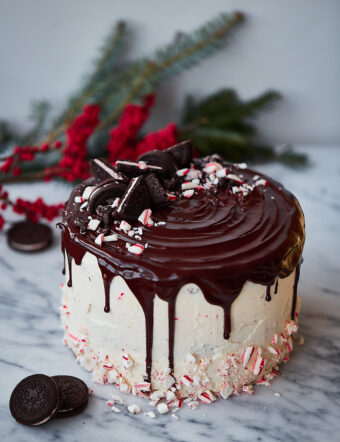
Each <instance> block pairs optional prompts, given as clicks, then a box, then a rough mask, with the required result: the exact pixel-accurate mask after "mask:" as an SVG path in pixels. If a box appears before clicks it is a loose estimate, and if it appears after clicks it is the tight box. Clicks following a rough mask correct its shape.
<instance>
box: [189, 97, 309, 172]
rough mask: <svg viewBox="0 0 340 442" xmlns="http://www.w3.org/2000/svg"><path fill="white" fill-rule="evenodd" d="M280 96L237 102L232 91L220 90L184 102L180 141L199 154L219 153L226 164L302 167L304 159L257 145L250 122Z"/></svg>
mask: <svg viewBox="0 0 340 442" xmlns="http://www.w3.org/2000/svg"><path fill="white" fill-rule="evenodd" d="M280 98H281V95H280V94H279V93H278V92H276V91H274V90H268V91H266V92H264V93H262V94H261V95H259V96H258V97H255V98H253V99H251V100H241V99H240V98H239V96H238V95H237V93H236V91H235V90H233V89H222V90H220V91H218V92H215V93H213V94H212V95H209V96H208V97H205V98H203V99H201V100H195V98H194V97H193V96H191V95H189V96H188V97H187V98H186V102H185V106H184V111H183V117H182V126H181V137H182V138H183V139H187V138H191V139H192V141H193V143H194V145H195V146H196V147H197V149H198V150H199V151H200V152H201V153H202V154H211V153H214V152H217V153H220V154H221V155H222V156H224V157H225V158H226V159H228V160H230V161H235V162H238V161H250V162H256V161H257V162H258V161H273V160H279V161H282V162H285V163H286V164H289V165H303V164H305V163H306V157H305V156H304V155H298V154H295V153H294V152H292V150H289V151H285V152H284V153H278V152H277V151H276V150H275V149H274V148H273V147H272V146H265V145H261V144H259V143H258V142H257V141H256V139H255V135H256V133H257V132H256V127H255V125H254V122H253V120H254V118H255V117H256V116H257V115H258V114H259V113H261V112H265V111H268V110H271V109H272V108H273V107H274V106H275V105H276V103H277V102H278V101H279V99H280Z"/></svg>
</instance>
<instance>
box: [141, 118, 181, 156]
mask: <svg viewBox="0 0 340 442" xmlns="http://www.w3.org/2000/svg"><path fill="white" fill-rule="evenodd" d="M177 140H178V134H177V126H176V124H174V123H169V124H168V125H167V126H166V127H165V128H163V129H159V130H158V131H157V132H150V133H149V134H147V135H146V136H145V137H144V138H143V139H142V141H140V142H139V143H138V144H137V149H136V157H139V155H142V154H143V153H145V152H149V151H150V150H154V149H158V150H164V149H167V148H168V147H170V146H173V145H174V144H176V143H177Z"/></svg>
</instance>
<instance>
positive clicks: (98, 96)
mask: <svg viewBox="0 0 340 442" xmlns="http://www.w3.org/2000/svg"><path fill="white" fill-rule="evenodd" d="M242 20H243V15H242V14H241V13H239V12H235V13H232V14H221V15H219V16H218V17H217V18H216V19H215V20H212V21H211V22H208V23H207V24H205V25H204V26H202V27H200V28H199V29H197V30H196V31H194V32H192V33H191V34H181V35H180V36H177V37H176V38H175V39H174V41H173V42H172V43H170V44H169V45H167V46H165V47H164V48H160V49H158V50H156V51H155V53H154V55H153V56H151V57H150V58H142V59H140V60H137V61H134V62H128V63H123V62H122V61H121V57H120V56H121V54H122V50H123V48H124V43H125V41H126V38H127V31H126V26H125V23H124V22H119V23H118V24H117V25H116V27H115V28H114V30H113V32H112V33H111V34H110V35H109V37H108V38H107V40H106V44H104V46H103V47H102V50H101V56H100V57H99V59H98V60H97V61H96V63H95V68H94V71H93V73H92V74H90V75H89V76H87V77H86V79H85V81H84V84H83V86H82V87H81V88H80V89H79V91H78V92H77V93H76V94H74V95H73V96H72V97H71V98H70V99H69V101H68V102H67V106H66V108H65V110H63V112H61V114H60V115H59V117H57V118H56V120H55V122H54V124H53V126H52V127H51V130H50V132H49V133H48V135H47V136H46V137H45V139H44V140H43V141H44V142H48V143H49V142H51V141H54V140H55V139H56V138H57V137H59V138H60V137H61V136H62V134H63V132H64V129H65V125H67V123H68V122H69V121H70V120H72V119H73V118H74V117H75V116H76V115H77V113H79V111H80V109H81V108H82V107H83V105H84V104H85V103H97V104H99V106H100V107H101V124H100V125H99V126H98V128H97V131H102V130H104V129H107V128H108V127H110V126H112V125H113V124H114V123H115V122H116V121H117V119H118V118H119V116H120V115H121V113H122V111H123V109H124V108H125V106H126V105H127V104H128V103H129V102H131V101H136V100H137V101H138V100H140V99H141V98H142V97H143V96H145V95H146V94H148V93H151V92H153V91H154V90H155V89H156V88H157V86H159V84H160V83H161V82H163V81H165V80H167V79H169V78H170V77H173V76H175V75H178V74H180V73H181V72H182V71H183V70H185V69H187V68H189V67H192V66H194V65H196V64H198V63H199V62H201V61H202V60H203V59H205V58H206V57H208V56H209V55H211V54H213V53H214V52H216V51H217V50H218V49H220V48H222V47H223V46H225V44H226V43H227V41H228V39H227V36H229V34H231V31H232V30H233V29H234V28H236V27H237V26H238V25H239V24H240V23H241V22H242Z"/></svg>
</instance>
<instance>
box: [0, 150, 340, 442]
mask: <svg viewBox="0 0 340 442" xmlns="http://www.w3.org/2000/svg"><path fill="white" fill-rule="evenodd" d="M300 150H301V151H308V153H309V155H310V159H311V162H312V166H311V167H310V168H308V169H307V170H302V171H296V170H293V169H288V168H286V167H284V166H282V165H278V164H271V165H265V166H259V167H258V169H260V170H262V171H265V172H266V173H268V174H270V175H272V176H274V177H275V178H277V179H278V180H279V181H281V182H283V183H284V184H285V185H286V186H287V187H288V188H289V189H290V190H292V191H293V192H294V193H295V195H296V196H297V197H298V199H299V200H300V202H301V205H302V208H303V210H304V212H305V216H306V229H307V241H306V247H305V252H304V258H305V261H304V264H303V266H302V270H301V272H302V275H301V282H300V287H299V294H300V296H301V298H302V311H301V316H300V318H301V333H302V334H303V335H304V337H305V344H304V345H303V346H299V345H296V349H295V350H294V352H293V355H292V358H291V360H290V362H289V363H288V364H287V365H286V366H284V367H283V368H282V370H281V372H282V375H281V376H280V377H279V378H277V379H275V380H274V381H273V382H272V386H271V387H264V386H258V387H257V388H256V394H255V396H253V397H250V396H247V395H245V394H242V395H240V396H238V397H234V398H232V399H230V400H227V401H223V400H220V401H218V402H215V403H214V404H212V405H208V406H204V405H202V406H200V407H199V409H197V410H194V411H193V410H190V409H185V410H182V411H181V412H180V413H179V414H178V415H179V418H180V420H179V421H174V420H172V419H171V416H170V414H169V415H164V416H158V417H157V418H156V419H150V418H149V417H146V416H143V415H142V414H140V415H135V416H134V415H131V414H130V413H129V412H128V411H127V410H124V409H123V412H122V413H121V414H115V413H113V412H112V411H111V409H110V407H108V406H107V405H106V403H105V402H106V400H107V399H109V398H110V394H111V393H113V392H114V388H113V387H112V386H109V385H106V386H99V385H94V384H92V383H91V380H90V374H89V373H87V372H85V371H83V369H82V368H81V367H79V366H78V365H77V364H76V362H75V359H74V357H73V355H72V354H71V352H70V351H69V350H67V348H66V347H64V345H63V343H62V330H61V328H60V325H59V300H60V291H59V284H60V283H61V282H62V275H61V272H60V270H61V267H62V256H61V253H60V249H59V247H60V244H59V238H58V232H57V231H56V232H55V243H54V245H53V247H52V248H50V249H49V250H47V251H45V252H41V253H38V254H36V255H23V254H19V253H16V252H14V251H12V250H10V249H9V248H8V247H7V245H6V241H5V236H4V235H3V234H2V235H0V250H1V254H0V275H1V279H0V391H1V394H0V440H4V441H16V442H21V441H25V442H26V441H34V442H40V441H44V442H47V441H67V442H73V441H74V442H76V441H82V442H86V441H90V440H91V441H92V440H93V439H94V440H97V441H103V440H117V441H118V440H119V441H120V442H125V441H136V440H138V441H139V442H146V441H181V442H189V441H208V440H213V441H218V442H220V441H242V442H246V441H255V440H257V441H321V440H322V441H324V440H327V441H328V442H333V441H334V442H335V441H339V440H340V370H339V365H340V328H339V327H340V276H339V275H340V222H339V217H340V198H339V187H340V146H337V147H319V148H316V147H309V148H307V147H305V148H302V147H301V148H300ZM10 191H11V194H12V195H13V196H15V195H16V194H17V195H19V194H21V195H25V196H29V197H30V198H32V197H33V196H38V195H42V196H44V197H45V198H46V199H48V200H50V201H51V202H52V201H60V200H63V199H65V197H66V196H67V194H68V192H69V187H67V186H65V185H62V184H53V183H51V184H48V185H42V184H36V185H31V186H18V185H17V186H12V187H11V189H10ZM39 372H40V373H45V374H48V375H54V374H71V375H75V376H78V377H80V378H81V379H83V380H84V381H85V382H86V383H88V385H90V386H91V388H93V390H94V395H93V397H91V398H90V402H89V406H88V408H87V409H86V411H85V412H84V413H83V414H81V415H79V416H77V417H74V418H71V419H64V420H52V421H50V422H49V423H47V424H46V425H43V426H41V427H38V428H28V427H24V426H22V425H20V424H17V423H16V422H15V421H14V420H13V419H12V417H11V415H10V413H9V408H8V400H9V397H10V394H11V391H12V389H13V388H14V386H15V385H16V384H17V382H18V381H19V380H21V379H22V378H23V377H25V376H28V375H30V374H32V373H39ZM276 393H279V394H280V396H279V395H277V394H276ZM127 400H128V402H129V403H138V404H139V405H140V406H142V408H143V411H144V410H147V409H149V408H150V407H149V406H147V403H146V401H144V400H139V399H137V398H133V399H131V398H127Z"/></svg>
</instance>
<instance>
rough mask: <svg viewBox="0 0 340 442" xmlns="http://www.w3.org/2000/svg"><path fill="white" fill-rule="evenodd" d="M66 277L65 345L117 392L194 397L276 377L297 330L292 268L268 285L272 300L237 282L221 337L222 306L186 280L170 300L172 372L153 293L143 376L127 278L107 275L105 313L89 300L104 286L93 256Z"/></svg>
mask: <svg viewBox="0 0 340 442" xmlns="http://www.w3.org/2000/svg"><path fill="white" fill-rule="evenodd" d="M73 281H74V285H73V287H67V285H66V284H65V285H64V287H63V290H64V297H63V308H62V319H63V324H64V327H65V344H66V345H68V346H69V347H70V348H71V349H72V351H74V353H75V354H76V356H77V359H78V361H79V362H80V363H81V365H83V366H84V367H85V368H86V369H88V370H90V371H91V372H92V373H93V379H94V380H95V381H96V382H99V383H106V382H108V383H116V384H118V387H119V388H120V389H121V391H123V392H133V393H138V391H139V389H142V390H143V391H144V392H145V391H148V392H151V391H154V390H156V391H162V392H164V393H165V392H166V391H168V390H170V388H172V387H175V388H176V394H177V395H178V397H182V398H185V397H192V398H194V399H195V398H197V397H198V396H200V395H201V394H203V393H204V392H206V391H210V392H212V393H214V394H216V393H217V394H219V395H221V396H222V397H223V396H226V392H227V391H228V392H229V395H231V394H235V393H238V392H240V391H242V389H243V386H247V388H251V385H252V384H253V383H256V382H259V383H262V382H267V381H268V380H269V379H271V378H272V377H273V376H275V375H276V374H277V370H278V364H279V363H281V362H282V361H287V360H288V359H289V355H290V352H291V351H292V349H293V339H292V337H293V335H294V334H295V333H296V331H297V325H296V322H295V321H292V320H291V308H292V301H293V287H294V281H295V273H294V272H293V273H292V274H291V275H290V276H289V277H287V278H285V279H282V280H280V282H279V285H278V288H277V292H276V293H274V287H273V288H272V291H271V295H272V301H271V302H268V301H266V300H265V297H266V288H265V287H263V286H262V285H260V284H254V283H251V282H247V283H246V284H245V285H244V287H243V289H242V291H241V293H240V295H239V296H238V298H237V299H236V300H235V301H234V303H233V305H232V308H231V323H232V331H231V334H230V337H229V339H228V340H225V339H224V338H223V328H224V314H223V309H222V308H221V307H219V306H215V305H212V304H209V303H208V302H207V301H206V300H205V297H204V295H203V293H202V291H201V290H200V289H199V287H198V286H196V285H194V284H187V285H185V286H183V287H182V289H181V290H180V292H179V293H178V295H177V300H176V317H175V324H176V325H175V339H174V368H173V370H172V371H170V370H169V365H168V311H167V303H166V302H165V301H163V300H161V299H160V298H159V297H158V296H155V298H154V324H153V337H154V341H153V351H152V375H151V382H148V381H145V378H146V371H145V358H146V351H145V320H144V313H143V309H142V308H141V306H140V304H139V303H138V301H137V299H136V297H135V295H134V294H133V293H132V292H131V291H130V289H129V287H128V285H127V284H126V282H125V281H124V280H123V279H122V278H121V277H119V276H117V277H116V278H114V280H113V281H112V284H111V290H110V297H111V309H110V312H109V313H106V312H104V311H103V309H102V305H101V303H100V302H99V303H98V302H96V300H97V299H101V298H102V297H103V295H104V287H103V284H102V276H101V271H100V269H99V267H98V265H97V262H96V258H95V257H94V256H93V255H91V254H89V253H88V254H86V255H85V256H84V259H83V262H82V264H81V265H79V266H77V265H76V264H74V263H73ZM94 293H95V294H96V298H95V299H94V298H93V294H94ZM250 304H251V306H252V308H251V309H250V308H249V305H250ZM298 304H299V303H298ZM298 307H299V306H297V311H298ZM297 311H296V313H297ZM256 364H260V366H259V367H257V366H256ZM229 395H228V396H229Z"/></svg>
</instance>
